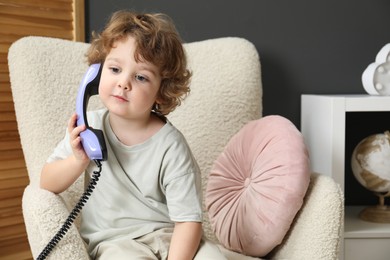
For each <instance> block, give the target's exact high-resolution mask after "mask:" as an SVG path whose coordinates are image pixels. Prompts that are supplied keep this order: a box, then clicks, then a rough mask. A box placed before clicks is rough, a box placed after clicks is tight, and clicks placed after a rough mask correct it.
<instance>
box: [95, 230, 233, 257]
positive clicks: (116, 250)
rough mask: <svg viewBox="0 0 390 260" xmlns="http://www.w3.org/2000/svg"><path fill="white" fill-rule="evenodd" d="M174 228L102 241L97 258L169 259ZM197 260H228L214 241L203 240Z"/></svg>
mask: <svg viewBox="0 0 390 260" xmlns="http://www.w3.org/2000/svg"><path fill="white" fill-rule="evenodd" d="M172 232H173V228H163V229H160V230H157V231H155V232H153V233H150V234H147V235H145V236H142V237H140V238H137V239H121V240H116V241H106V242H102V243H100V245H99V246H98V251H97V254H96V258H95V259H99V260H112V259H115V260H125V259H126V260H128V259H131V260H132V259H134V260H141V259H142V260H151V259H157V260H159V259H162V260H164V259H167V257H168V250H169V243H170V241H171V237H172ZM194 259H195V260H226V258H225V256H224V255H223V254H222V252H221V251H220V250H219V248H218V246H217V245H215V244H214V243H212V242H210V241H207V240H204V239H203V240H202V241H201V243H200V246H199V249H198V252H197V253H196V256H195V258H194Z"/></svg>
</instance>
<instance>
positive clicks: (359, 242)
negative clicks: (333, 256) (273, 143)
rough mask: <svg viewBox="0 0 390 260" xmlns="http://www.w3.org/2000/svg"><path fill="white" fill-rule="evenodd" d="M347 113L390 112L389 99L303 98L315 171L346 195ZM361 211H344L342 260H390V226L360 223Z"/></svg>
mask: <svg viewBox="0 0 390 260" xmlns="http://www.w3.org/2000/svg"><path fill="white" fill-rule="evenodd" d="M348 112H390V97H387V96H386V97H385V96H370V95H302V98H301V131H302V134H303V136H304V139H305V142H306V145H307V147H308V149H309V153H310V158H311V165H312V170H313V171H314V172H318V173H321V174H325V175H328V176H330V177H332V178H333V179H334V180H335V181H336V182H337V183H339V184H340V186H341V188H342V190H343V192H345V166H346V165H345V161H346V158H345V149H346V147H345V145H346V117H347V113H348ZM389 121H390V117H389ZM361 209H363V207H358V206H346V207H345V223H344V237H343V239H344V241H343V243H342V248H341V252H340V258H341V259H345V260H352V259H353V260H359V259H370V260H385V259H390V246H389V245H390V224H377V223H370V222H366V221H362V220H360V219H359V218H358V214H359V212H360V210H361ZM368 256H369V257H368Z"/></svg>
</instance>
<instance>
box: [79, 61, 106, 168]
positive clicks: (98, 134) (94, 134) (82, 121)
mask: <svg viewBox="0 0 390 260" xmlns="http://www.w3.org/2000/svg"><path fill="white" fill-rule="evenodd" d="M101 73H102V66H101V65H100V64H98V63H97V64H92V65H91V66H90V67H89V68H88V70H87V72H86V73H85V75H84V77H83V79H82V81H81V83H80V87H79V92H78V94H77V99H76V113H77V125H78V126H79V125H86V127H87V128H86V130H85V131H83V132H81V133H80V137H81V143H82V145H83V148H84V151H85V153H86V154H87V155H88V157H89V158H90V159H91V160H100V161H105V160H107V148H106V143H105V140H104V135H103V131H101V130H99V129H93V128H91V127H89V125H88V121H87V106H88V100H89V98H90V97H91V96H93V95H97V94H98V93H99V82H100V76H101Z"/></svg>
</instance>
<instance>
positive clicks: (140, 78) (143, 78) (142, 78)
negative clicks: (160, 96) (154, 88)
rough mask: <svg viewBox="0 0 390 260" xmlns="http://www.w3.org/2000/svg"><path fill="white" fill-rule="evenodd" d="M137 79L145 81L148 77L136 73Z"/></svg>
mask: <svg viewBox="0 0 390 260" xmlns="http://www.w3.org/2000/svg"><path fill="white" fill-rule="evenodd" d="M135 79H136V80H138V81H141V82H144V81H148V79H147V78H146V77H144V76H142V75H139V74H137V75H135Z"/></svg>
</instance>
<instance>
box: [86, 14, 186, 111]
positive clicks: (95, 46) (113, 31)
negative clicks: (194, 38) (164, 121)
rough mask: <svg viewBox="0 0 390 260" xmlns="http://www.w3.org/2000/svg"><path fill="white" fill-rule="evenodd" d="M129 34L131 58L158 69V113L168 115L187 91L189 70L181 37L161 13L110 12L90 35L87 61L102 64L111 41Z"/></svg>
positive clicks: (169, 20) (109, 48)
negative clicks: (99, 29)
mask: <svg viewBox="0 0 390 260" xmlns="http://www.w3.org/2000/svg"><path fill="white" fill-rule="evenodd" d="M128 36H132V37H134V39H135V42H136V45H137V46H136V50H135V54H134V55H135V57H134V58H135V59H136V60H137V61H139V60H140V59H144V60H146V61H148V62H150V63H152V64H154V65H156V66H157V67H158V68H159V69H160V73H161V78H162V81H161V86H160V89H159V92H158V97H157V100H158V101H159V102H158V111H157V112H158V113H160V114H162V115H168V114H169V113H170V112H172V111H173V110H174V109H175V108H176V107H177V106H179V105H180V104H181V101H182V100H183V99H184V98H185V97H186V96H187V94H188V93H189V91H190V89H189V84H190V78H191V72H190V71H189V70H188V69H187V59H186V55H185V52H184V49H183V46H182V40H181V38H180V36H179V34H178V32H177V30H176V28H175V26H174V24H173V22H172V20H171V19H170V18H169V17H168V16H167V15H165V14H161V13H155V14H140V13H134V12H131V11H126V10H123V11H117V12H115V13H113V15H112V16H111V18H110V20H109V22H108V24H107V25H106V27H105V28H104V30H103V31H102V32H101V33H100V34H96V33H93V34H92V37H93V39H92V42H91V46H90V48H89V49H88V52H87V54H86V56H87V60H88V63H89V64H94V63H104V60H105V59H106V56H107V55H108V53H109V52H110V50H111V48H112V47H113V45H114V43H115V42H117V41H119V40H122V39H124V38H125V37H128Z"/></svg>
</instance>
